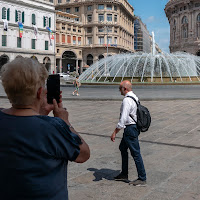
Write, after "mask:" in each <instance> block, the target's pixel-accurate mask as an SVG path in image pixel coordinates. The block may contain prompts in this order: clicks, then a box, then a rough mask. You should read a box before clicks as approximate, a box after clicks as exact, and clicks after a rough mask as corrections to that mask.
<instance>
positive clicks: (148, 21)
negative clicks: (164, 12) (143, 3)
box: [145, 16, 156, 23]
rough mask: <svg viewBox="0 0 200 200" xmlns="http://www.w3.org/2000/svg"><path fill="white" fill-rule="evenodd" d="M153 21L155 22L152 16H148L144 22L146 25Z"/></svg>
mask: <svg viewBox="0 0 200 200" xmlns="http://www.w3.org/2000/svg"><path fill="white" fill-rule="evenodd" d="M155 21H156V18H155V17H154V16H150V17H148V18H147V19H146V20H145V22H146V23H153V22H155Z"/></svg>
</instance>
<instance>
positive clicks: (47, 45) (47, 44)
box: [45, 41, 49, 50]
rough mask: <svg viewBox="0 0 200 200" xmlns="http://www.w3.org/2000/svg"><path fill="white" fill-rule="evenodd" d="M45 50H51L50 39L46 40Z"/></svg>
mask: <svg viewBox="0 0 200 200" xmlns="http://www.w3.org/2000/svg"><path fill="white" fill-rule="evenodd" d="M45 50H49V41H45Z"/></svg>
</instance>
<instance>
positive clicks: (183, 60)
mask: <svg viewBox="0 0 200 200" xmlns="http://www.w3.org/2000/svg"><path fill="white" fill-rule="evenodd" d="M152 44H153V45H152V53H144V52H137V53H126V54H116V55H113V56H110V57H106V58H104V59H101V60H99V61H97V62H96V63H94V64H93V65H91V66H90V67H89V69H87V70H86V71H85V72H83V73H82V74H81V76H80V78H79V79H80V81H82V82H86V83H87V82H89V83H93V82H121V81H123V80H130V81H131V82H132V83H134V82H150V83H156V82H157V83H166V82H167V83H169V82H176V83H179V82H182V83H183V82H200V77H199V75H200V57H197V56H194V55H191V54H188V53H184V52H176V53H156V50H155V42H154V33H153V32H152Z"/></svg>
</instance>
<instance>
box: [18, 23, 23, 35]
mask: <svg viewBox="0 0 200 200" xmlns="http://www.w3.org/2000/svg"><path fill="white" fill-rule="evenodd" d="M18 25H19V37H20V38H22V35H23V31H24V27H23V24H22V23H21V22H18Z"/></svg>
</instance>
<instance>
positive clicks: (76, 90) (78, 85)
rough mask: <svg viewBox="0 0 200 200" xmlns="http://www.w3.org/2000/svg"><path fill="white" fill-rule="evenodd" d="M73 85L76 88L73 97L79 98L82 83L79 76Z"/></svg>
mask: <svg viewBox="0 0 200 200" xmlns="http://www.w3.org/2000/svg"><path fill="white" fill-rule="evenodd" d="M73 85H74V87H75V90H74V91H73V93H72V94H73V95H76V96H79V93H78V92H79V87H80V86H81V83H80V81H79V76H77V77H76V79H75V81H74V82H73Z"/></svg>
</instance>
